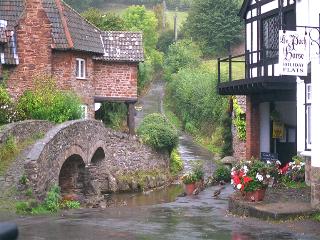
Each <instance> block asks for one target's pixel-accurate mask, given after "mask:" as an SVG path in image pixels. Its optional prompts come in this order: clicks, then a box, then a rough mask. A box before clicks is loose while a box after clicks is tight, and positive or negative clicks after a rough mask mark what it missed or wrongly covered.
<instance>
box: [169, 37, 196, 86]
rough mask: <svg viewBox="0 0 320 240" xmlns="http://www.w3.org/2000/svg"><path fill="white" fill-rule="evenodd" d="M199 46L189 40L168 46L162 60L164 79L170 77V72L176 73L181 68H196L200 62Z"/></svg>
mask: <svg viewBox="0 0 320 240" xmlns="http://www.w3.org/2000/svg"><path fill="white" fill-rule="evenodd" d="M201 55H202V53H201V51H200V49H199V47H198V46H197V45H196V44H195V43H193V42H192V41H189V40H181V41H178V42H176V43H174V44H172V45H170V46H169V50H168V53H167V55H166V57H165V60H164V72H165V78H166V80H170V79H171V78H172V74H174V73H178V72H179V70H181V69H183V68H188V67H189V68H196V67H198V66H199V65H200V62H201Z"/></svg>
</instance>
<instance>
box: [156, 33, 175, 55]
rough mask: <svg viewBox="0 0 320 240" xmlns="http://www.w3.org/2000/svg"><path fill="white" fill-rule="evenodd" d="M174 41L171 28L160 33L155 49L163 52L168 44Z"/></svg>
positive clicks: (167, 47)
mask: <svg viewBox="0 0 320 240" xmlns="http://www.w3.org/2000/svg"><path fill="white" fill-rule="evenodd" d="M173 43H174V32H173V30H167V31H165V32H163V33H161V34H160V37H159V40H158V43H157V49H158V50H159V51H161V52H163V53H167V52H168V49H169V46H170V45H171V44H173Z"/></svg>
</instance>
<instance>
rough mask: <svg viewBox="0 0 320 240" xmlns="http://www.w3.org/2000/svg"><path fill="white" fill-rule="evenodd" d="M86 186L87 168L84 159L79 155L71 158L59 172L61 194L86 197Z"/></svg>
mask: <svg viewBox="0 0 320 240" xmlns="http://www.w3.org/2000/svg"><path fill="white" fill-rule="evenodd" d="M85 185H86V168H85V163H84V161H83V158H82V157H81V156H80V155H78V154H73V155H71V156H69V157H68V158H67V159H66V160H65V161H64V163H63V164H62V166H61V169H60V172H59V186H60V188H61V194H62V195H67V194H76V195H84V194H85V191H86V190H85Z"/></svg>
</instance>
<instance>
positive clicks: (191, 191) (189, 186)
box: [184, 183, 196, 195]
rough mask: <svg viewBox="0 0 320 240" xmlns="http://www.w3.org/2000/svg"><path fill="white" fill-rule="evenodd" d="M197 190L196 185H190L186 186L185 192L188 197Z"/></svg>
mask: <svg viewBox="0 0 320 240" xmlns="http://www.w3.org/2000/svg"><path fill="white" fill-rule="evenodd" d="M195 189H196V183H188V184H185V185H184V191H185V193H186V194H187V195H192V194H193V191H194V190H195Z"/></svg>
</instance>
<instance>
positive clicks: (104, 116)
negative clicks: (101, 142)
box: [96, 102, 128, 130]
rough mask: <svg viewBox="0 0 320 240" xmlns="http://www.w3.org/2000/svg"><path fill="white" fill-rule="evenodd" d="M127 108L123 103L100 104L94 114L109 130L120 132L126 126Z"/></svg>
mask: <svg viewBox="0 0 320 240" xmlns="http://www.w3.org/2000/svg"><path fill="white" fill-rule="evenodd" d="M127 111H128V110H127V106H126V105H125V104H124V103H109V102H105V103H102V105H101V108H100V109H99V110H98V111H97V112H96V119H100V120H102V121H103V123H104V124H105V125H106V126H107V127H110V128H113V129H116V130H122V129H123V128H124V127H126V126H127V123H126V120H127Z"/></svg>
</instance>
